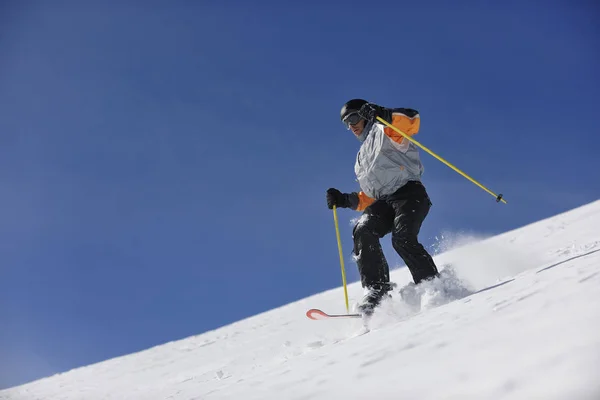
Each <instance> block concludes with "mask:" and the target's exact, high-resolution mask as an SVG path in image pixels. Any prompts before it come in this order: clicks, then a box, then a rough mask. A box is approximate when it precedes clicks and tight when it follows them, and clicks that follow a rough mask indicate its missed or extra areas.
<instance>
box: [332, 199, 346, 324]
mask: <svg viewBox="0 0 600 400" xmlns="http://www.w3.org/2000/svg"><path fill="white" fill-rule="evenodd" d="M333 221H334V222H335V235H336V237H337V244H338V251H339V253H340V265H341V266H342V283H343V284H344V299H345V300H346V312H347V313H349V312H350V307H349V306H348V289H347V287H346V269H345V268H344V253H343V252H342V240H341V239H340V228H339V224H338V217H337V207H336V206H333Z"/></svg>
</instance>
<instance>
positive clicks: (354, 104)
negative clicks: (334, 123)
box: [340, 99, 367, 121]
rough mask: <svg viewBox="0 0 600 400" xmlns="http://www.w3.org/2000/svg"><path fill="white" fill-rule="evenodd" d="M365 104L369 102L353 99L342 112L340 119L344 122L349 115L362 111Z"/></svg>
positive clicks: (345, 105)
mask: <svg viewBox="0 0 600 400" xmlns="http://www.w3.org/2000/svg"><path fill="white" fill-rule="evenodd" d="M364 104H367V101H366V100H363V99H352V100H349V101H347V102H346V104H344V106H343V107H342V110H341V111H340V119H341V120H342V121H343V120H344V118H346V117H347V116H348V115H349V114H351V113H353V112H356V111H358V110H360V108H361V107H362V106H363V105H364Z"/></svg>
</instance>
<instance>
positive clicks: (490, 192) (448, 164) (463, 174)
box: [377, 117, 506, 204]
mask: <svg viewBox="0 0 600 400" xmlns="http://www.w3.org/2000/svg"><path fill="white" fill-rule="evenodd" d="M377 120H378V121H379V122H381V123H383V124H385V125H386V126H387V127H388V128H391V129H393V130H394V131H396V132H398V133H399V134H401V135H402V136H404V137H405V138H406V139H408V140H409V141H411V142H412V143H414V144H415V145H417V146H419V147H420V148H422V149H423V150H425V151H426V152H428V153H429V154H431V155H432V156H434V157H435V158H437V159H438V160H439V161H441V162H443V163H444V164H446V165H447V166H448V167H450V168H452V169H453V170H454V171H456V172H458V173H459V174H461V175H462V176H464V177H465V178H467V179H468V180H470V181H471V182H473V183H474V184H475V185H477V186H479V187H480V188H481V189H483V190H485V191H486V192H488V193H489V194H491V195H492V196H494V197H495V198H496V202H503V203H504V204H506V200H504V199H503V198H502V194H496V193H494V192H492V191H491V190H489V189H488V188H486V187H485V186H483V185H482V184H481V183H479V182H477V181H476V180H475V179H473V178H471V177H470V176H469V175H467V174H465V173H464V172H462V171H461V170H460V169H458V168H456V167H455V166H454V165H452V164H450V163H449V162H448V161H446V160H444V159H443V158H442V157H440V156H438V155H437V154H435V153H434V152H433V151H431V150H429V149H428V148H427V147H425V146H423V145H422V144H421V143H419V142H417V141H416V140H415V139H413V138H411V137H410V136H408V135H407V134H406V133H404V132H402V131H401V130H400V129H398V128H396V127H395V126H394V125H392V124H390V123H388V122H387V121H386V120H384V119H383V118H381V117H377Z"/></svg>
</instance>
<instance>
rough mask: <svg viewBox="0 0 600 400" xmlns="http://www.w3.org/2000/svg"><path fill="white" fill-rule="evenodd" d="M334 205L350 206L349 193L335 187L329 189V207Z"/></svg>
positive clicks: (331, 207)
mask: <svg viewBox="0 0 600 400" xmlns="http://www.w3.org/2000/svg"><path fill="white" fill-rule="evenodd" d="M333 206H336V207H340V208H349V207H350V200H349V199H348V194H346V193H342V192H340V191H339V190H337V189H334V188H330V189H327V207H328V208H329V209H330V210H331V209H333Z"/></svg>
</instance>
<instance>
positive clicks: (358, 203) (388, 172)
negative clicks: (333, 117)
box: [349, 108, 423, 211]
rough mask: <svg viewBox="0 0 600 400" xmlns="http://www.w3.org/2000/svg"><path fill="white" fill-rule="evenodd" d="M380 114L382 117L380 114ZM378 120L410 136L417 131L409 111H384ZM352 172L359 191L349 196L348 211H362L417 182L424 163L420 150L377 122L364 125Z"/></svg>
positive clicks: (414, 115)
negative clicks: (410, 182)
mask: <svg viewBox="0 0 600 400" xmlns="http://www.w3.org/2000/svg"><path fill="white" fill-rule="evenodd" d="M382 114H383V115H382ZM382 114H381V113H380V116H381V118H383V119H384V120H386V121H387V122H389V123H390V124H392V125H393V126H395V127H396V128H398V129H400V130H401V131H402V132H404V133H406V134H407V135H409V136H412V135H414V134H416V133H417V132H419V127H420V122H421V120H420V117H419V113H418V112H417V111H416V110H413V109H410V108H383V113H382ZM358 138H359V140H361V141H362V145H361V146H360V150H359V151H358V154H357V156H356V164H355V165H354V172H355V173H356V178H357V180H358V183H359V184H360V189H361V191H360V192H354V193H351V194H350V196H349V197H350V203H351V208H353V209H355V210H358V211H362V210H364V209H365V208H366V207H368V206H369V205H370V204H371V203H373V201H375V200H379V199H385V198H386V197H387V196H389V195H391V194H392V193H394V192H396V191H397V190H398V189H400V188H401V187H402V186H404V185H405V184H406V183H407V182H409V181H420V180H421V175H422V174H423V164H422V163H421V160H420V157H419V149H418V148H417V146H415V145H414V144H413V143H411V142H410V141H409V140H407V139H405V138H404V137H403V136H402V135H400V134H399V133H397V132H396V131H394V130H393V129H391V128H389V127H387V126H385V125H383V124H381V123H380V122H378V121H375V122H374V123H371V124H368V125H367V126H365V129H364V131H363V133H362V134H361V135H360V136H359V137H358Z"/></svg>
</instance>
